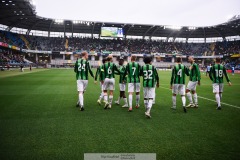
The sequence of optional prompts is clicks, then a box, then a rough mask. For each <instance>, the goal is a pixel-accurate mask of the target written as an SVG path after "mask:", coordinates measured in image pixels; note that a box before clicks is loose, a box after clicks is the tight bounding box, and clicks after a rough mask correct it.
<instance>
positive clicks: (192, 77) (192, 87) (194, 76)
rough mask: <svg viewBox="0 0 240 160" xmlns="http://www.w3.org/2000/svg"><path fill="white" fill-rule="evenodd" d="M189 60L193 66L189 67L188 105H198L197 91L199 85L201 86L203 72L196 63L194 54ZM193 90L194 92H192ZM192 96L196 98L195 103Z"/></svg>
mask: <svg viewBox="0 0 240 160" xmlns="http://www.w3.org/2000/svg"><path fill="white" fill-rule="evenodd" d="M188 61H189V62H190V63H191V66H190V67H189V82H188V85H187V89H186V95H187V98H188V100H189V105H187V108H188V107H195V108H197V107H198V97H197V92H196V87H197V85H199V86H200V80H201V73H200V70H199V67H198V65H197V64H196V63H195V61H194V58H193V56H189V57H188ZM191 92H192V94H191ZM192 96H193V99H194V103H193V100H192Z"/></svg>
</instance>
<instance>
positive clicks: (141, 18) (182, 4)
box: [34, 0, 240, 26]
mask: <svg viewBox="0 0 240 160" xmlns="http://www.w3.org/2000/svg"><path fill="white" fill-rule="evenodd" d="M34 1H35V4H36V11H37V15H39V16H43V17H47V18H54V19H69V20H86V21H101V22H120V23H138V24H154V25H177V26H211V25H216V24H220V23H223V22H226V21H227V19H228V18H229V16H231V15H239V14H240V0H164V1H163V0H118V1H116V0H34Z"/></svg>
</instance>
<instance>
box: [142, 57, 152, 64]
mask: <svg viewBox="0 0 240 160" xmlns="http://www.w3.org/2000/svg"><path fill="white" fill-rule="evenodd" d="M151 61H152V57H150V56H146V57H144V59H143V62H144V63H145V64H149V63H151Z"/></svg>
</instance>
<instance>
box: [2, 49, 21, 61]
mask: <svg viewBox="0 0 240 160" xmlns="http://www.w3.org/2000/svg"><path fill="white" fill-rule="evenodd" d="M0 63H11V64H15V63H25V61H24V59H23V56H21V55H20V54H18V53H10V52H8V51H5V50H1V49H0Z"/></svg>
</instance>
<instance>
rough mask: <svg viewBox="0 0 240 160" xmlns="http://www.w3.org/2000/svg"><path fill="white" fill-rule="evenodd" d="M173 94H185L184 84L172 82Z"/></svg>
mask: <svg viewBox="0 0 240 160" xmlns="http://www.w3.org/2000/svg"><path fill="white" fill-rule="evenodd" d="M172 93H173V94H180V95H183V96H184V95H185V84H173V88H172Z"/></svg>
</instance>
